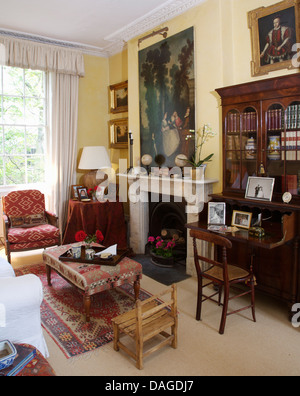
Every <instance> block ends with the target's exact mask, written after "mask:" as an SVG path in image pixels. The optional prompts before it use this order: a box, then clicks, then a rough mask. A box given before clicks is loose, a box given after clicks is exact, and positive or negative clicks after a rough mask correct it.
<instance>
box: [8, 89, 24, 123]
mask: <svg viewBox="0 0 300 396" xmlns="http://www.w3.org/2000/svg"><path fill="white" fill-rule="evenodd" d="M23 107H24V105H23V99H22V98H14V97H8V96H3V122H4V123H5V124H24V111H23Z"/></svg>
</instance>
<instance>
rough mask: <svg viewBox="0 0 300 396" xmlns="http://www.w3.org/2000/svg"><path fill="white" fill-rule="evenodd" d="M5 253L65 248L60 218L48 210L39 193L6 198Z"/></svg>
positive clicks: (12, 194)
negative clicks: (56, 247) (57, 247)
mask: <svg viewBox="0 0 300 396" xmlns="http://www.w3.org/2000/svg"><path fill="white" fill-rule="evenodd" d="M3 220H4V230H5V250H6V255H7V259H8V261H9V262H11V253H12V252H18V251H25V250H33V249H41V248H45V247H50V246H55V245H61V235H60V231H59V228H58V218H57V216H56V215H55V214H53V213H50V212H48V211H46V210H45V197H44V194H42V193H41V192H40V191H38V190H21V191H13V192H11V193H9V194H8V195H6V196H5V197H3Z"/></svg>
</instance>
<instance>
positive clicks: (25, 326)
mask: <svg viewBox="0 0 300 396" xmlns="http://www.w3.org/2000/svg"><path fill="white" fill-rule="evenodd" d="M42 301H43V288H42V283H41V281H40V279H39V278H38V277H37V276H35V275H32V274H29V275H24V276H19V277H16V278H0V305H1V307H2V312H4V318H2V320H1V321H0V322H1V326H2V327H0V338H1V339H7V340H10V341H11V342H13V343H25V344H30V345H33V346H34V347H36V348H37V349H38V350H39V351H40V352H41V353H42V354H43V355H44V356H45V357H48V356H49V354H48V349H47V345H46V342H45V339H44V336H43V332H42V326H41V315H40V306H41V303H42Z"/></svg>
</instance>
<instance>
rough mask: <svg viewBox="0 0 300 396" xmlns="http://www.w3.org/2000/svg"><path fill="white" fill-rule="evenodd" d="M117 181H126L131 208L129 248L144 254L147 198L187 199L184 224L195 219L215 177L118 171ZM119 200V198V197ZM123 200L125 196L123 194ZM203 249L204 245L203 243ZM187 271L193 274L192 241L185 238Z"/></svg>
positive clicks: (165, 200) (180, 200)
mask: <svg viewBox="0 0 300 396" xmlns="http://www.w3.org/2000/svg"><path fill="white" fill-rule="evenodd" d="M118 176H119V178H120V183H121V182H123V183H124V181H125V180H126V181H127V182H128V199H129V208H130V247H131V248H132V249H133V251H134V252H135V253H136V254H144V253H145V246H146V244H147V242H148V232H149V200H151V202H161V201H162V202H169V201H168V199H170V197H174V198H173V199H174V201H175V202H182V201H183V199H185V201H186V202H187V205H186V214H187V223H192V222H195V221H198V217H199V213H201V211H202V210H203V207H204V203H206V202H208V201H209V194H212V193H213V185H214V183H217V182H218V180H212V179H202V180H192V179H190V178H170V177H157V176H147V175H139V176H135V175H128V174H125V175H124V174H119V175H118ZM121 199H122V198H121ZM123 201H124V197H123ZM203 248H204V246H203ZM186 271H187V274H189V275H192V276H195V269H194V258H193V246H192V240H191V238H190V237H189V236H188V238H187V258H186Z"/></svg>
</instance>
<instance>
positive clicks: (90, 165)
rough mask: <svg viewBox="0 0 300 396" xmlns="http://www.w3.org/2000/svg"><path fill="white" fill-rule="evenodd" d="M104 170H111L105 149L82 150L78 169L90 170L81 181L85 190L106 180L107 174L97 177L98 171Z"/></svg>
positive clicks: (89, 148) (88, 148)
mask: <svg viewBox="0 0 300 396" xmlns="http://www.w3.org/2000/svg"><path fill="white" fill-rule="evenodd" d="M105 168H111V162H110V159H109V157H108V154H107V151H106V148H105V147H103V146H89V147H84V148H83V151H82V154H81V158H80V162H79V166H78V169H83V170H90V172H88V173H86V174H85V175H84V176H83V179H82V181H83V183H82V184H83V185H84V186H85V187H86V188H87V189H89V188H94V187H95V186H97V185H98V184H100V183H101V182H103V181H104V180H106V179H107V177H108V176H107V174H103V173H102V178H99V175H97V173H98V170H100V169H105Z"/></svg>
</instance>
